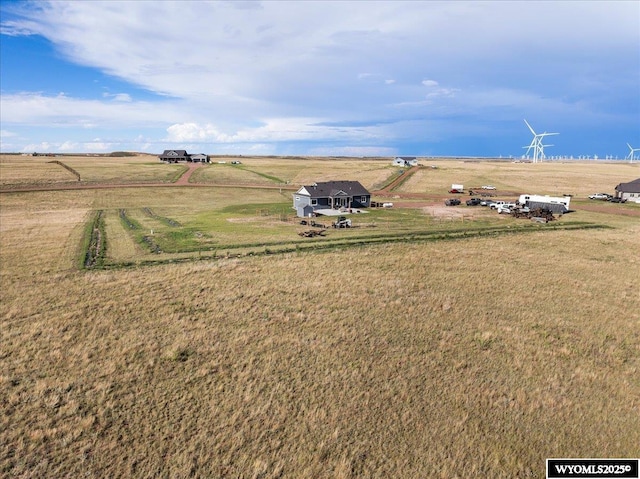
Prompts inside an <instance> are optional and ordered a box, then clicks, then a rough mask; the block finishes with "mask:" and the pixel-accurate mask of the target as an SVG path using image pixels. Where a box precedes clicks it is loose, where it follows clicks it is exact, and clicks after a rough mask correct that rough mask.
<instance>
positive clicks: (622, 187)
mask: <svg viewBox="0 0 640 479" xmlns="http://www.w3.org/2000/svg"><path fill="white" fill-rule="evenodd" d="M616 196H617V197H618V198H620V199H623V200H631V201H634V200H637V199H640V178H638V179H637V180H633V181H630V182H629V183H620V184H619V185H618V186H616Z"/></svg>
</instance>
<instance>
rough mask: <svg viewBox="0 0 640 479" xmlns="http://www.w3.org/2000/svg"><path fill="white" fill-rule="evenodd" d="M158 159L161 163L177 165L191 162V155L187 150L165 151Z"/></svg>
mask: <svg viewBox="0 0 640 479" xmlns="http://www.w3.org/2000/svg"><path fill="white" fill-rule="evenodd" d="M158 158H160V161H166V162H167V163H177V162H179V161H189V154H188V153H187V150H164V153H162V154H161V155H160V156H159V157H158Z"/></svg>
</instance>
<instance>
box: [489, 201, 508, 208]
mask: <svg viewBox="0 0 640 479" xmlns="http://www.w3.org/2000/svg"><path fill="white" fill-rule="evenodd" d="M505 203H506V201H502V200H498V201H493V202H492V203H491V204H490V205H489V208H491V209H492V210H497V209H498V207H500V206H502V205H504V204H505Z"/></svg>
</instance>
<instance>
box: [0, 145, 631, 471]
mask: <svg viewBox="0 0 640 479" xmlns="http://www.w3.org/2000/svg"><path fill="white" fill-rule="evenodd" d="M57 159H58V160H59V161H61V162H62V163H64V164H65V165H67V166H69V167H71V168H72V169H73V170H74V171H77V172H79V173H80V175H81V181H80V183H84V182H85V178H86V182H87V183H92V184H95V186H100V183H107V184H110V185H111V187H109V188H91V189H74V190H65V189H59V190H56V191H48V187H49V186H50V183H52V182H53V183H59V184H60V185H61V186H64V185H66V184H67V183H73V182H74V181H76V182H77V179H75V178H74V175H73V174H72V173H70V172H69V170H67V169H66V168H64V167H62V166H60V165H58V164H50V163H47V162H46V161H44V159H42V158H39V159H38V160H36V159H35V158H34V159H31V158H21V157H9V158H7V157H5V156H3V157H0V187H2V188H3V189H2V190H0V281H1V289H0V291H1V292H2V293H1V294H2V301H1V302H0V318H1V319H0V338H1V343H0V366H1V367H0V408H1V412H2V414H0V475H2V476H6V477H24V478H40V477H79V476H83V477H220V478H241V477H243V478H276V477H280V478H306V477H308V478H348V477H380V478H382V477H384V478H386V477H394V478H395V477H397V478H415V477H425V478H427V477H429V478H430V477H436V478H451V477H459V478H467V477H488V478H494V477H496V478H500V477H504V478H511V477H522V478H525V477H544V476H545V471H544V467H545V459H546V458H548V457H638V455H639V449H638V444H640V379H639V378H640V289H639V287H640V284H639V277H640V204H631V203H627V204H607V203H602V202H593V201H590V200H588V199H586V196H587V195H588V194H590V193H594V192H599V191H604V192H613V188H614V187H615V185H617V184H618V183H620V182H626V181H631V180H633V179H635V178H637V177H639V176H640V168H639V167H638V165H629V164H593V163H589V164H584V163H582V164H580V163H568V164H559V163H542V164H514V163H507V162H458V161H445V160H433V161H431V160H429V162H428V163H427V164H428V165H431V164H433V165H434V166H437V168H422V169H419V170H417V171H416V173H414V174H413V175H412V176H410V177H408V179H407V181H405V182H403V183H401V184H400V185H399V186H398V187H397V188H395V189H394V190H393V191H392V192H387V193H385V192H383V191H382V189H383V188H384V186H385V185H387V184H389V183H390V182H391V181H392V180H393V179H394V178H396V177H397V175H398V173H397V170H396V169H394V168H392V167H390V166H389V163H390V160H388V159H387V160H366V159H363V160H360V159H299V160H293V159H283V158H241V160H242V164H241V165H230V164H217V163H214V164H211V165H206V166H202V167H200V168H198V169H197V170H195V172H194V174H193V175H192V177H191V178H190V185H187V186H177V185H173V186H172V185H171V182H172V181H175V180H176V179H177V178H178V176H179V175H180V173H181V172H183V171H185V167H184V165H162V164H154V161H153V157H137V158H136V157H134V158H106V157H102V158H98V159H97V160H96V162H95V163H93V162H92V161H93V160H94V159H93V158H82V157H73V156H69V157H63V158H60V157H58V158H57ZM214 161H215V159H214ZM216 172H220V174H219V175H218V174H217V173H216ZM329 179H361V180H362V183H363V184H364V185H365V186H367V187H368V188H370V189H373V190H380V191H379V192H378V193H377V195H378V198H379V199H381V200H385V201H387V200H389V201H395V202H398V201H400V200H402V203H403V204H402V206H403V207H402V208H397V207H394V208H391V209H371V210H369V212H368V213H361V214H358V215H352V218H353V222H354V225H355V226H356V227H355V228H352V229H351V230H349V231H347V230H334V229H329V230H327V235H326V237H316V238H311V239H307V238H301V237H300V236H299V235H298V234H297V233H299V232H301V231H302V230H304V229H305V227H303V226H301V225H300V224H299V221H298V219H296V218H295V217H294V216H293V213H292V210H291V194H292V192H293V191H295V189H296V188H297V187H298V186H299V185H300V184H308V183H311V182H312V181H326V180H329ZM138 183H148V184H147V185H146V186H144V185H143V186H140V187H131V185H132V184H138ZM166 183H168V184H167V185H165V184H166ZM451 183H463V184H464V185H465V188H469V187H475V186H480V185H483V184H493V185H495V186H496V187H497V188H498V189H497V190H496V191H497V193H498V194H501V192H502V193H504V195H505V196H504V197H505V199H507V198H511V197H512V196H513V195H514V194H515V193H518V192H522V193H525V192H526V193H542V194H544V193H548V194H553V195H558V194H562V193H571V194H574V195H575V196H574V198H573V200H572V209H574V210H575V211H574V212H572V213H570V214H566V215H564V216H563V217H561V218H558V219H557V220H556V221H553V222H551V223H549V224H546V225H536V224H533V223H529V222H528V221H525V220H520V219H515V218H512V217H510V216H504V215H497V214H496V213H495V212H490V211H488V208H482V207H466V206H464V205H463V206H460V207H454V208H450V209H444V208H443V207H442V198H445V197H447V196H448V195H447V193H446V190H447V189H448V188H449V187H450V185H451ZM117 184H120V185H123V186H127V187H122V188H120V187H118V186H117ZM24 186H32V187H33V189H34V190H37V189H40V190H41V191H10V190H11V189H14V190H15V189H17V188H22V187H24ZM86 186H91V184H87V185H86ZM40 187H41V188H40ZM403 194H406V195H407V198H406V199H405V198H401V197H402V196H403ZM411 195H423V196H422V197H417V196H411ZM394 196H396V198H394ZM462 199H465V198H464V197H462ZM321 221H324V222H325V223H327V224H328V223H329V219H325V220H321ZM95 245H98V246H100V245H101V246H100V247H98V248H97V249H93V248H94V246H95ZM88 259H91V261H88Z"/></svg>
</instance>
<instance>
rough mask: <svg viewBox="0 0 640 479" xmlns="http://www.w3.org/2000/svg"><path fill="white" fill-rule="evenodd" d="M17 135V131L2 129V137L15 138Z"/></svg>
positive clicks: (0, 133) (0, 136)
mask: <svg viewBox="0 0 640 479" xmlns="http://www.w3.org/2000/svg"><path fill="white" fill-rule="evenodd" d="M15 136H18V135H17V134H16V133H13V132H12V131H9V130H0V138H13V137H15Z"/></svg>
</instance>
